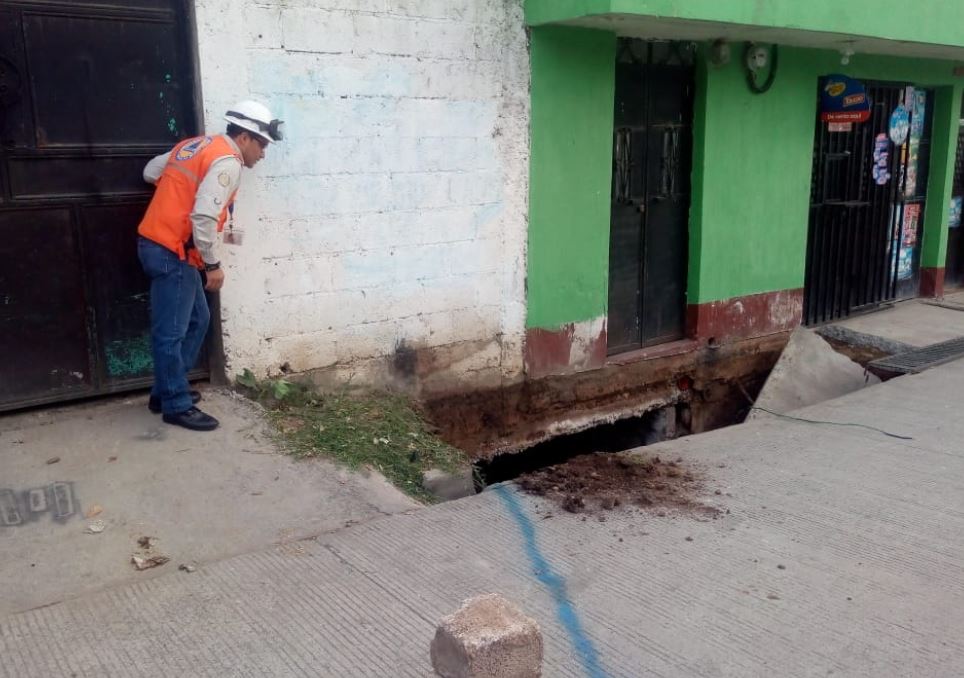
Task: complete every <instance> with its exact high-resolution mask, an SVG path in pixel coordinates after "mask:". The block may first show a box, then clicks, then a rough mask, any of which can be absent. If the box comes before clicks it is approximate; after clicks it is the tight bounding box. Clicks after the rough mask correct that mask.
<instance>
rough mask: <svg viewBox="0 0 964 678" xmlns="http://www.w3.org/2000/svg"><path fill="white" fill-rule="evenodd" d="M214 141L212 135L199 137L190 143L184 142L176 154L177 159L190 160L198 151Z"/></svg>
mask: <svg viewBox="0 0 964 678" xmlns="http://www.w3.org/2000/svg"><path fill="white" fill-rule="evenodd" d="M212 141H214V139H213V138H211V137H199V138H197V139H195V140H194V141H192V142H191V143H189V144H184V145H183V146H181V148H180V149H179V150H178V152H177V155H175V156H174V158H175V159H176V160H190V159H191V158H193V157H194V156H195V155H197V153H198V151H200V150H201V149H202V148H204V147H205V146H207V145H208V144H210V143H211V142H212Z"/></svg>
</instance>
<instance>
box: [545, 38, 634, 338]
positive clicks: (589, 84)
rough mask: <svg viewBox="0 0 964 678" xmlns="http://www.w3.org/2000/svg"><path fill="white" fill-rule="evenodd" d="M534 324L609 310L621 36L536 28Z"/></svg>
mask: <svg viewBox="0 0 964 678" xmlns="http://www.w3.org/2000/svg"><path fill="white" fill-rule="evenodd" d="M530 49H531V63H532V112H531V123H530V124H531V142H530V143H531V160H530V163H531V164H530V171H529V173H530V179H529V181H530V185H529V243H528V253H529V256H528V269H527V288H528V312H527V325H528V326H529V327H545V328H555V327H558V326H560V325H562V324H564V323H568V322H579V321H583V320H589V319H592V318H595V317H598V316H601V315H604V314H605V312H606V295H607V290H608V284H609V204H610V186H611V184H612V160H613V158H612V135H613V133H612V128H613V106H614V96H615V68H614V64H615V62H616V37H615V36H614V35H613V34H611V33H608V32H603V31H587V30H582V29H578V28H562V27H552V26H550V27H545V28H538V29H534V30H533V31H532V36H531V47H530Z"/></svg>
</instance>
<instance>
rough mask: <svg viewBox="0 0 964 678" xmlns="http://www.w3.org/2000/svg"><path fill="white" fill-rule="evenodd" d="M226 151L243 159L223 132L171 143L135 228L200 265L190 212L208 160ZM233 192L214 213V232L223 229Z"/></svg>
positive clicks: (208, 162)
mask: <svg viewBox="0 0 964 678" xmlns="http://www.w3.org/2000/svg"><path fill="white" fill-rule="evenodd" d="M226 155H230V156H233V157H235V158H237V159H238V160H239V161H241V162H242V163H243V162H244V161H243V160H242V158H241V155H240V154H239V153H238V152H237V151H236V150H235V149H234V146H233V145H232V144H231V142H230V141H228V139H227V138H226V137H224V136H214V137H194V138H193V139H185V140H184V141H182V142H181V143H179V144H178V145H177V146H175V147H174V149H173V150H172V151H171V157H170V158H169V159H168V161H167V165H165V167H164V171H163V172H162V173H161V176H160V178H159V179H158V180H157V191H156V192H155V193H154V198H153V199H152V200H151V204H150V205H148V207H147V213H146V214H144V218H143V219H142V220H141V225H140V226H139V227H138V228H137V232H138V233H139V234H140V235H142V236H143V237H145V238H147V239H148V240H153V241H154V242H156V243H157V244H158V245H163V246H164V247H166V248H167V249H169V250H171V251H172V252H174V253H175V254H177V256H178V257H179V258H180V259H181V260H182V261H185V260H186V261H188V262H189V263H190V264H191V265H193V266H196V267H197V268H204V261H203V260H202V259H201V255H200V254H199V253H198V251H197V249H196V248H194V247H193V242H194V241H193V238H192V236H193V233H194V229H193V228H192V225H191V212H192V211H193V210H194V198H195V195H196V193H197V189H198V186H200V185H201V182H202V181H204V177H205V175H206V174H207V173H208V170H209V169H210V168H211V163H213V162H214V161H215V160H217V159H218V158H223V157H224V156H226ZM236 194H237V191H235V192H234V193H232V194H231V197H230V198H228V201H227V203H226V204H225V206H224V209H222V210H221V214H220V215H218V233H220V232H221V231H223V230H224V222H225V221H226V220H227V218H228V212H229V210H231V209H232V207H233V205H234V196H235V195H236ZM188 243H191V244H190V245H189V244H188Z"/></svg>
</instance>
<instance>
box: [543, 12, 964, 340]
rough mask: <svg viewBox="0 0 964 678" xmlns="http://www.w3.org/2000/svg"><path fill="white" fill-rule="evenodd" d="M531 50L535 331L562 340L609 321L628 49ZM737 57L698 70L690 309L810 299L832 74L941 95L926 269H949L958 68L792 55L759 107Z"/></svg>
mask: <svg viewBox="0 0 964 678" xmlns="http://www.w3.org/2000/svg"><path fill="white" fill-rule="evenodd" d="M667 2H668V0H667ZM561 4H567V3H566V2H562V3H561ZM568 4H580V3H579V2H577V1H576V0H572V2H569V3H568ZM581 4H591V1H590V0H586V2H584V3H581ZM643 4H654V3H643ZM656 4H658V3H656ZM754 4H759V3H754ZM811 4H813V3H811ZM817 4H819V3H817ZM532 7H533V3H530V5H529V8H530V9H531V8H532ZM531 50H532V52H531V55H532V56H531V59H532V129H531V132H532V149H531V170H530V172H531V177H530V179H531V183H530V223H529V269H528V316H527V325H528V327H529V328H545V329H553V328H558V327H560V326H562V325H564V324H566V323H578V322H581V321H586V320H591V319H594V318H599V317H601V316H604V315H605V314H606V302H607V284H608V274H609V262H608V241H609V210H610V183H611V161H612V121H613V115H612V107H613V77H614V76H613V71H614V59H615V36H613V35H612V34H610V33H608V32H603V31H594V30H589V29H579V28H567V27H554V26H545V27H542V26H537V27H535V28H533V29H532V42H531ZM738 51H739V50H738V49H734V52H735V54H734V58H733V59H732V61H731V63H730V64H728V65H725V66H719V67H717V66H712V65H709V64H707V63H706V62H705V60H703V59H700V62H699V64H698V69H697V83H696V85H697V91H696V111H695V120H694V123H695V124H694V134H695V140H694V141H695V144H694V158H693V193H692V207H691V215H690V261H689V277H688V292H687V302H688V304H690V305H700V304H706V303H709V302H716V301H721V300H726V299H732V298H734V297H741V296H747V295H754V294H760V293H764V292H775V291H780V290H795V289H800V288H802V287H803V281H804V267H805V260H806V243H807V231H808V216H809V194H810V173H811V164H812V152H813V134H814V125H815V118H816V112H817V85H818V79H819V77H820V76H821V75H826V74H829V73H845V74H848V75H851V76H853V77H856V78H859V79H865V80H882V81H894V82H907V83H910V84H914V85H919V86H923V87H928V88H933V89H934V90H935V94H936V97H935V100H931V101H930V102H929V105H931V106H933V108H934V126H933V132H932V146H931V148H932V152H931V166H930V178H929V185H928V193H927V206H926V210H925V219H924V240H923V244H922V259H921V266H922V267H925V268H928V267H930V268H939V267H942V266H943V262H944V258H945V252H946V238H947V220H948V204H949V201H950V188H951V187H950V184H951V180H952V175H953V163H954V146H955V144H954V140H955V139H956V135H957V125H958V118H959V115H960V99H961V84H960V83H961V79H960V78H958V77H956V76H954V74H953V73H954V64H953V63H950V62H945V61H935V60H924V59H908V58H898V57H884V56H871V55H861V54H858V55H855V56H854V57H852V58H851V63H850V64H849V66H842V65H841V63H840V54H839V53H838V52H836V51H827V50H814V49H802V48H785V47H781V48H780V54H779V67H778V73H777V75H776V78H775V81H774V85H773V87H772V89H771V90H770V91H768V92H767V93H765V94H761V95H756V94H753V93H751V92H750V90H749V88H748V87H747V85H746V81H745V74H744V70H743V68H742V65H741V64H739V63H738V62H739V61H740V59H739V58H738V57H737V56H736V53H737V52H738Z"/></svg>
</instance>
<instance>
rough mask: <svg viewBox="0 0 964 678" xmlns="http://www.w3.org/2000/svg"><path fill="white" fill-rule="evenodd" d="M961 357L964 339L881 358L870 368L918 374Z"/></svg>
mask: <svg viewBox="0 0 964 678" xmlns="http://www.w3.org/2000/svg"><path fill="white" fill-rule="evenodd" d="M961 357H964V337H958V338H957V339H951V340H950V341H942V342H941V343H939V344H931V345H930V346H924V347H923V348H915V349H914V350H912V351H905V352H903V353H897V354H894V355H892V356H888V357H886V358H880V359H879V360H874V361H873V362H871V363H870V364H869V365H868V367H872V368H876V369H880V370H886V371H887V372H897V373H899V374H917V373H918V372H923V371H924V370H926V369H928V368H931V367H937V366H938V365H943V364H944V363H949V362H951V361H952V360H956V359H957V358H961Z"/></svg>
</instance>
